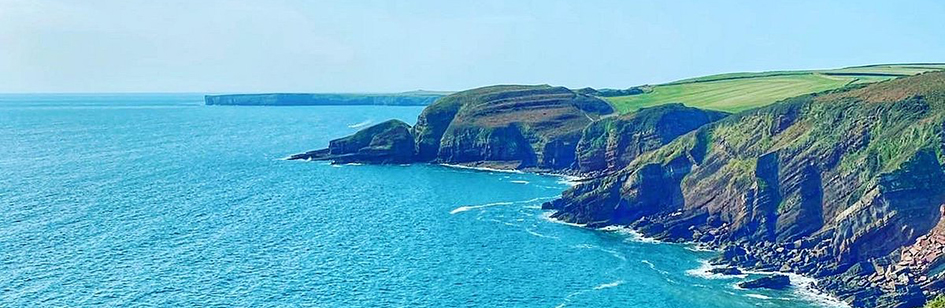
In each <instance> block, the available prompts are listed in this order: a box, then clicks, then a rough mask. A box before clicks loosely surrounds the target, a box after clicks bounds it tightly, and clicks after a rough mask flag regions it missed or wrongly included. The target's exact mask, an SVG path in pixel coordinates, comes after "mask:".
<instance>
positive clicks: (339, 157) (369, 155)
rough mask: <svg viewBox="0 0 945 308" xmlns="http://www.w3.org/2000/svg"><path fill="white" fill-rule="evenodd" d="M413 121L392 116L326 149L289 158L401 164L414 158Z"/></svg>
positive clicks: (335, 142)
mask: <svg viewBox="0 0 945 308" xmlns="http://www.w3.org/2000/svg"><path fill="white" fill-rule="evenodd" d="M413 150H414V140H413V135H412V134H411V133H410V125H407V123H404V122H403V121H399V120H389V121H386V122H383V123H379V124H376V125H373V126H371V127H368V128H365V129H363V130H360V131H358V132H357V133H355V134H354V135H351V136H348V137H344V138H341V139H335V140H332V141H331V142H329V144H328V148H327V149H322V150H316V151H310V152H306V153H302V154H296V155H292V156H290V157H289V159H293V160H295V159H313V160H332V161H335V162H337V163H351V162H365V163H373V164H402V163H409V162H412V161H413V159H414V154H413Z"/></svg>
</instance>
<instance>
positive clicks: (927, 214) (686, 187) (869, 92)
mask: <svg viewBox="0 0 945 308" xmlns="http://www.w3.org/2000/svg"><path fill="white" fill-rule="evenodd" d="M611 112H612V109H611V107H610V106H609V105H607V104H606V103H605V102H603V101H601V100H599V99H597V98H594V97H590V96H586V95H583V94H578V93H574V92H572V91H570V90H568V89H565V88H556V87H550V86H494V87H485V88H479V89H474V90H469V91H464V92H459V93H456V94H453V95H450V96H447V97H444V98H442V99H440V100H438V101H437V102H436V103H434V104H433V105H431V106H429V107H427V108H426V109H425V110H424V111H423V112H422V114H421V115H420V117H419V118H418V121H417V124H416V125H415V126H414V127H409V126H408V125H407V124H405V123H403V122H399V121H390V122H385V123H382V124H379V125H375V126H372V127H370V128H367V129H364V130H362V131H360V132H358V133H356V134H355V135H353V136H350V137H346V138H342V139H338V140H335V141H332V142H331V144H330V146H329V148H328V149H323V150H318V151H312V152H309V153H304V154H299V155H295V156H294V157H293V158H294V159H326V160H333V161H335V162H369V163H405V162H444V163H459V164H468V165H487V166H490V167H499V168H517V169H522V168H532V169H538V170H552V171H568V172H576V173H580V174H583V175H586V176H591V177H593V178H592V179H590V180H588V181H586V182H584V183H583V184H581V185H578V186H575V187H573V188H572V189H570V190H568V191H565V192H564V193H563V194H562V196H561V198H560V199H558V200H555V201H553V202H549V203H546V204H545V205H544V206H543V207H544V208H546V209H553V210H555V211H556V212H555V213H554V215H553V217H555V218H557V219H561V220H564V221H567V222H573V223H583V224H587V225H588V227H592V228H594V227H603V226H608V225H626V226H630V227H633V228H636V229H638V230H639V231H641V232H642V233H644V234H645V235H648V236H652V237H656V238H659V239H662V240H667V241H680V242H681V241H695V242H700V243H703V244H705V245H708V246H711V247H717V248H720V249H722V250H723V253H722V255H721V256H720V258H719V259H717V260H716V262H717V263H726V264H729V265H738V266H743V267H749V268H757V269H764V270H777V271H792V272H798V273H802V274H807V275H811V276H814V277H817V278H820V281H821V283H820V285H819V286H820V287H822V288H824V289H825V290H827V291H829V292H831V293H832V294H835V295H837V296H839V297H840V298H842V299H844V300H846V301H848V302H850V303H852V304H853V305H854V306H855V307H913V306H916V305H921V303H922V302H924V301H925V298H927V297H929V296H932V295H935V294H938V293H940V292H941V291H942V290H943V289H945V282H943V281H945V276H943V275H945V274H943V272H945V257H943V255H945V252H943V251H945V250H943V248H945V231H942V230H945V227H942V226H945V221H943V219H942V217H943V216H942V213H943V211H945V208H943V204H945V172H943V167H942V162H943V161H945V73H943V72H938V73H926V74H922V75H918V76H914V77H907V78H901V79H897V80H892V81H887V82H882V83H878V84H873V85H869V86H866V87H860V88H855V89H854V88H851V89H845V90H840V91H834V92H831V93H820V94H815V95H807V96H801V97H796V98H793V99H789V100H785V101H782V102H780V103H776V104H774V105H770V106H768V107H763V108H760V109H755V110H750V111H746V112H743V113H739V114H735V115H731V116H727V117H724V118H722V117H723V116H725V114H722V113H717V112H709V111H704V110H698V109H694V108H687V107H684V106H682V105H669V106H662V107H656V108H650V109H643V110H640V111H637V112H636V113H633V114H629V115H624V116H619V117H605V115H607V114H609V113H611Z"/></svg>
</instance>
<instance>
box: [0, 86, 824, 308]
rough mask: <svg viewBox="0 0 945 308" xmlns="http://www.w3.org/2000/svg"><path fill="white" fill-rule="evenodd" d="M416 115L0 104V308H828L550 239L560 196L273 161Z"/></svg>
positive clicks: (171, 99)
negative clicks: (551, 209)
mask: <svg viewBox="0 0 945 308" xmlns="http://www.w3.org/2000/svg"><path fill="white" fill-rule="evenodd" d="M421 109H422V108H420V107H373V106H352V107H336V106H319V107H223V106H203V105H202V95H199V94H101V95H99V94H94V95H93V94H82V95H69V94H54V95H26V94H5V95H0V208H2V211H0V307H408V306H409V307H646V308H661V307H684V308H694V307H719V308H722V307H724V308H733V307H734V308H738V307H829V306H831V305H832V304H831V303H830V302H829V301H826V300H825V299H824V298H822V297H818V296H815V295H813V294H811V293H810V292H808V291H806V290H805V288H800V287H798V288H792V289H791V290H787V291H756V290H751V291H749V290H740V289H737V288H735V287H734V284H735V283H736V282H738V281H741V280H742V279H745V277H718V276H709V275H706V274H705V272H704V269H705V265H704V261H702V260H705V259H708V258H710V257H712V256H713V255H714V253H712V252H706V251H697V250H695V249H692V248H691V247H687V246H685V245H676V244H661V243H656V242H653V241H648V240H646V239H642V238H639V237H638V236H635V235H634V234H633V233H632V232H629V231H627V230H620V229H611V230H608V231H592V230H586V229H583V228H580V227H578V226H571V225H566V224H562V223H556V222H553V221H551V220H549V219H547V214H548V213H546V212H544V211H542V210H541V209H540V208H539V205H540V204H541V202H542V201H545V200H549V199H550V198H553V197H554V196H556V195H558V194H559V193H560V192H561V191H562V190H564V189H566V188H567V187H568V182H567V181H566V180H565V179H563V178H559V177H552V176H541V175H534V174H522V173H508V172H490V171H478V170H467V169H458V168H450V167H444V166H436V165H422V164H420V165H410V166H399V165H393V166H368V165H337V166H333V165H329V164H326V163H322V162H299V161H285V160H281V158H283V157H285V156H287V155H289V154H293V153H297V152H302V151H306V150H311V149H315V148H319V147H323V146H325V145H326V144H327V142H328V141H329V140H331V139H333V138H337V137H341V136H344V135H347V134H350V133H352V132H354V131H356V130H357V129H358V128H360V127H363V126H367V125H369V124H371V123H377V122H380V121H383V120H386V119H389V118H397V119H401V120H404V121H406V122H408V123H413V122H414V121H415V119H416V116H417V114H419V112H420V111H421ZM798 284H803V283H802V282H799V283H798Z"/></svg>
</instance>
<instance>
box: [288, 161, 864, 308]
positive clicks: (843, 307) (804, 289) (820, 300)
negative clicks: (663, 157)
mask: <svg viewBox="0 0 945 308" xmlns="http://www.w3.org/2000/svg"><path fill="white" fill-rule="evenodd" d="M305 161H313V160H305ZM329 164H330V165H336V164H334V163H329ZM429 164H430V165H436V166H442V167H446V168H454V169H462V170H472V171H478V172H497V173H511V174H533V175H542V176H552V177H558V178H561V179H562V182H560V183H562V184H564V185H568V186H571V187H573V186H575V185H578V184H580V183H581V182H582V181H585V180H587V179H588V178H584V177H580V176H575V175H571V174H562V173H553V172H545V171H539V170H520V169H509V168H502V167H501V165H493V166H492V167H487V166H483V165H478V166H471V165H464V164H447V163H429ZM341 165H360V164H356V163H355V164H352V163H348V164H341ZM484 165H487V164H484ZM554 198H557V196H556V197H548V198H547V199H554ZM539 199H545V198H539ZM525 201H528V202H532V201H538V200H534V199H533V200H525ZM520 202H523V201H513V202H496V203H491V204H485V205H479V206H460V207H457V208H456V209H453V210H452V211H451V212H450V214H457V213H460V212H465V211H468V210H472V209H475V208H479V207H488V206H498V205H508V204H514V203H520ZM552 213H553V211H548V210H546V211H543V212H542V214H541V216H542V218H543V219H545V220H547V221H549V222H552V223H556V224H563V225H567V226H570V227H578V228H583V229H589V230H593V231H598V232H606V233H616V234H620V235H623V236H626V237H627V238H628V239H630V240H632V241H634V242H637V243H646V244H675V245H679V246H681V247H683V248H685V249H687V250H691V251H695V252H699V251H702V252H712V253H717V254H718V253H721V251H722V249H721V248H719V247H713V246H708V245H705V244H703V243H696V242H692V241H686V242H666V241H661V240H658V239H656V238H652V237H647V236H645V235H643V234H642V233H640V232H639V231H638V230H635V229H633V228H632V227H630V226H622V225H610V226H604V227H601V228H592V227H588V225H587V224H578V223H569V222H565V221H562V220H559V219H556V218H552V217H551V215H552ZM700 262H701V263H702V265H700V266H699V267H697V268H693V269H690V270H687V271H686V275H690V276H695V277H700V278H703V279H745V278H748V277H749V275H776V274H779V275H785V276H788V277H789V278H790V281H791V286H792V289H791V290H792V292H793V293H795V295H796V296H797V299H784V300H799V299H806V300H808V301H809V302H811V303H814V304H816V305H819V306H822V307H826V308H850V307H852V306H850V305H849V304H847V303H846V302H844V301H842V300H840V299H839V298H837V297H835V296H833V295H832V294H829V293H827V292H824V291H822V290H821V289H818V288H817V284H818V283H819V281H818V280H817V279H816V278H812V277H808V276H804V275H802V274H798V273H793V272H779V271H759V270H753V269H748V268H743V267H739V266H736V268H738V269H739V270H741V271H742V272H743V273H744V274H742V275H722V274H714V273H709V272H708V271H709V270H711V269H714V268H717V267H719V266H717V265H712V264H711V262H710V260H708V259H700ZM732 287H733V288H734V289H740V288H738V287H737V286H736V285H734V284H733V286H732ZM746 296H751V294H749V295H746ZM758 296H763V295H758ZM766 299H775V298H766Z"/></svg>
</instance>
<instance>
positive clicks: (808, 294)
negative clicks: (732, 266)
mask: <svg viewBox="0 0 945 308" xmlns="http://www.w3.org/2000/svg"><path fill="white" fill-rule="evenodd" d="M743 272H744V273H745V274H755V275H774V274H779V275H785V276H788V278H789V279H790V280H791V286H792V287H794V291H793V293H794V295H795V296H797V298H799V299H801V300H806V301H809V302H811V303H813V304H815V305H818V306H821V307H827V308H851V306H850V304H847V303H846V302H844V301H842V300H840V299H839V298H836V297H833V296H831V295H830V294H827V293H824V292H821V291H819V290H817V289H814V288H812V287H811V284H814V285H816V284H817V279H814V278H810V277H807V276H804V275H801V274H795V273H785V272H769V271H743Z"/></svg>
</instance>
